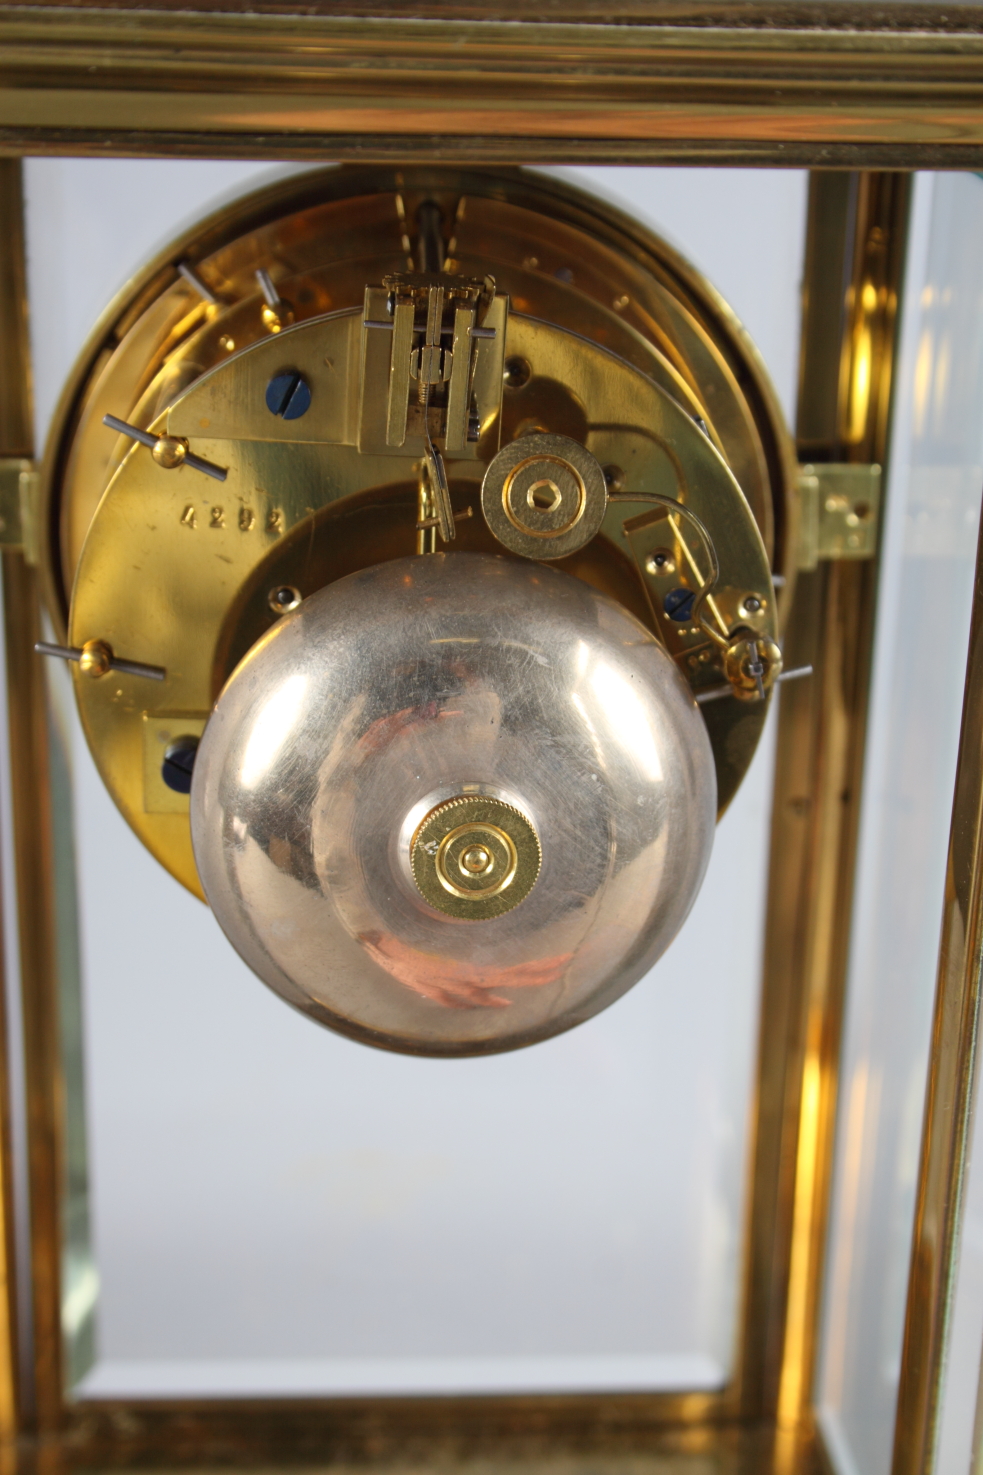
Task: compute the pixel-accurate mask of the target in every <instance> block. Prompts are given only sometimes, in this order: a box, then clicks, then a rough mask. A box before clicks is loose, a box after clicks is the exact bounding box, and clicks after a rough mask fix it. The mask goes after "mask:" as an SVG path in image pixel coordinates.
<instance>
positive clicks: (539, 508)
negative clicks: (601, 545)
mask: <svg viewBox="0 0 983 1475" xmlns="http://www.w3.org/2000/svg"><path fill="white" fill-rule="evenodd" d="M607 502H608V498H607V488H606V486H605V483H604V472H603V471H602V470H601V467H600V466H599V465H598V462H597V460H596V459H595V457H594V456H592V455H591V453H590V451H588V450H585V448H584V447H583V446H582V445H581V444H580V443H579V442H578V441H575V440H571V438H570V437H569V436H568V435H542V434H539V435H537V434H529V435H523V436H520V437H519V438H518V439H517V440H514V441H512V443H511V444H510V445H507V446H505V447H503V449H502V450H500V451H499V453H498V455H497V456H496V457H495V458H494V460H493V461H492V462H491V464H490V465H489V467H488V470H487V471H486V472H485V476H484V480H483V481H482V484H481V510H482V512H483V513H484V514H485V521H486V522H487V524H488V526H489V527H490V528H491V530H492V532H493V533H494V534H495V537H496V538H497V539H498V541H499V542H500V543H501V544H502V545H503V547H505V548H508V549H509V551H510V552H511V553H519V554H522V556H523V557H525V558H543V559H553V558H565V557H566V556H567V554H569V553H576V552H577V550H578V549H580V548H583V547H584V546H585V544H587V543H589V542H590V540H591V538H593V536H594V534H595V533H596V532H598V530H599V529H600V526H601V523H602V522H603V521H604V514H605V512H606V510H607Z"/></svg>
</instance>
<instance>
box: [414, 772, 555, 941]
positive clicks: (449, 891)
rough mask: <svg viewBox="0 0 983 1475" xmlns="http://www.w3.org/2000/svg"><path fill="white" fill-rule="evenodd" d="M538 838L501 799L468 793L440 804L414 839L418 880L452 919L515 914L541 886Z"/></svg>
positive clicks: (435, 904)
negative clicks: (533, 891) (537, 887)
mask: <svg viewBox="0 0 983 1475" xmlns="http://www.w3.org/2000/svg"><path fill="white" fill-rule="evenodd" d="M541 863H542V851H541V850H540V845H539V836H538V835H537V834H536V830H535V828H534V826H533V824H532V822H531V821H530V820H529V819H527V818H526V816H525V815H524V814H523V813H522V812H521V810H518V809H516V808H514V806H513V805H511V804H506V803H505V801H504V800H502V799H494V798H491V797H490V796H488V795H479V794H464V795H461V797H460V798H457V799H447V800H445V801H444V803H442V804H438V805H436V807H435V808H433V809H431V810H430V812H429V814H427V815H425V816H424V818H423V819H422V820H421V821H420V824H419V825H418V826H417V829H416V832H415V833H414V835H413V839H412V840H411V841H410V864H411V866H412V869H413V879H414V880H415V881H416V884H417V886H418V887H419V888H420V891H421V893H422V895H423V896H424V897H425V898H426V900H427V901H428V902H429V903H430V905H431V906H432V907H436V908H437V910H438V911H440V912H446V913H447V915H448V916H449V917H461V918H467V919H469V920H470V921H474V922H483V921H487V920H488V918H490V917H500V916H502V915H503V913H505V912H510V911H511V910H512V908H513V907H515V906H518V905H519V902H520V901H523V900H524V899H525V898H526V897H527V896H528V895H529V893H530V891H531V890H532V888H533V886H534V885H535V884H536V878H537V877H538V875H539V868H540V865H541Z"/></svg>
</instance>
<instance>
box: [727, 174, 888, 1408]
mask: <svg viewBox="0 0 983 1475" xmlns="http://www.w3.org/2000/svg"><path fill="white" fill-rule="evenodd" d="M908 199H909V181H908V180H907V179H906V178H905V177H904V176H897V175H878V174H874V175H852V176H851V175H836V174H829V175H825V174H817V175H814V176H813V177H812V180H811V182H810V196H809V216H808V225H807V246H806V263H805V282H806V290H805V292H804V294H803V305H804V314H803V333H802V347H801V378H800V389H799V406H798V425H799V427H800V430H801V433H802V439H803V454H804V455H806V456H807V457H808V459H809V460H810V461H816V460H818V459H819V457H820V455H822V456H824V457H826V458H829V459H831V460H837V459H839V460H854V461H856V462H857V463H858V464H860V465H870V464H872V463H876V464H879V465H882V464H883V462H884V456H885V453H886V446H887V439H888V425H889V420H888V417H889V409H890V390H891V378H892V368H893V351H894V340H895V316H896V310H897V297H898V289H899V283H900V280H901V275H902V268H903V261H904V250H905V238H906V226H907V210H908ZM866 288H872V289H873V296H874V300H875V301H876V302H877V303H878V304H879V308H878V316H877V317H876V319H875V320H873V321H868V324H867V327H868V329H869V331H870V334H871V337H870V342H871V343H872V344H873V350H872V354H871V357H870V358H869V359H867V360H866V365H865V372H867V371H869V375H868V378H867V381H866V389H867V390H870V391H872V392H869V393H867V392H865V396H864V403H865V405H866V419H865V422H864V434H863V436H862V438H860V439H856V438H855V437H854V436H852V435H850V434H848V433H847V432H848V431H849V430H850V427H849V426H848V425H846V423H845V421H844V417H843V405H844V404H845V403H849V402H850V399H851V395H850V394H845V395H844V394H843V393H842V387H843V381H844V374H843V371H842V367H841V366H842V363H843V361H844V360H847V361H848V363H851V364H852V365H853V366H856V365H857V363H858V360H857V356H856V355H855V354H854V353H853V345H854V343H855V334H854V327H855V322H856V316H855V314H856V303H857V301H858V299H861V300H862V298H863V296H864V291H865V289H866ZM870 296H871V293H870V292H869V291H868V292H867V297H868V299H869V298H870ZM853 371H855V368H854V370H853ZM846 378H847V384H848V387H849V383H850V380H849V375H847V376H846ZM852 397H853V398H854V400H855V399H856V396H852ZM855 428H856V427H853V429H854V430H855ZM876 579H877V559H876V557H875V558H873V559H866V560H859V561H843V560H828V561H823V562H820V563H819V564H818V566H817V568H816V569H815V570H814V571H812V572H809V573H803V574H801V575H800V577H799V581H798V584H797V587H796V594H795V598H794V602H793V605H792V609H791V611H790V613H789V624H788V627H787V633H786V637H785V640H784V642H783V655H784V660H785V662H786V665H787V666H788V667H790V668H794V667H799V666H804V665H810V666H811V667H812V673H813V674H812V675H811V676H810V677H809V678H807V679H804V680H801V681H795V682H790V683H789V684H788V685H787V686H783V687H781V688H779V689H780V691H781V698H780V707H779V727H778V745H777V754H776V773H775V788H774V801H773V810H772V841H771V861H770V874H769V882H768V915H767V922H766V932H765V959H764V985H763V996H762V1013H761V1033H760V1046H759V1052H760V1059H759V1079H758V1100H759V1115H758V1119H757V1124H756V1145H755V1161H754V1179H753V1182H754V1187H753V1197H752V1206H751V1215H752V1221H751V1222H752V1224H753V1226H754V1228H753V1230H752V1235H751V1245H750V1251H749V1283H748V1291H747V1297H748V1299H747V1303H746V1310H745V1316H746V1321H745V1331H744V1339H745V1340H744V1351H743V1377H742V1385H743V1386H742V1403H743V1406H744V1407H745V1409H747V1410H748V1411H749V1412H759V1411H760V1412H764V1413H774V1414H776V1415H777V1417H778V1419H779V1421H780V1423H781V1425H782V1426H784V1427H787V1428H795V1427H797V1426H799V1425H800V1424H801V1422H802V1421H803V1420H808V1418H809V1409H810V1403H811V1394H812V1386H813V1374H814V1367H815V1357H816V1348H817V1340H818V1327H819V1314H820V1312H819V1306H820V1300H819V1298H820V1288H821V1284H822V1267H823V1259H824V1251H825V1236H826V1216H827V1206H828V1196H829V1182H830V1167H831V1160H832V1148H833V1128H834V1122H835V1113H836V1090H837V1072H838V1062H839V1049H840V1029H841V1015H842V1001H843V989H844V982H845V975H846V964H847V955H848V947H849V938H850V922H851V909H852V900H853V883H854V867H855V861H856V842H857V824H858V816H859V806H860V791H861V779H862V771H863V751H864V736H865V725H866V714H867V701H868V686H869V673H870V660H871V650H872V640H873V628H874V612H875V594H876Z"/></svg>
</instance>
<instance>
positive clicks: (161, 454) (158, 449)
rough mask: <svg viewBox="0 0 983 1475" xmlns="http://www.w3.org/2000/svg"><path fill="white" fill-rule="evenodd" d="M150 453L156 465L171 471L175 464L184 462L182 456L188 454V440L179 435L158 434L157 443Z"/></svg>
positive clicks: (180, 464)
mask: <svg viewBox="0 0 983 1475" xmlns="http://www.w3.org/2000/svg"><path fill="white" fill-rule="evenodd" d="M150 454H151V455H152V456H153V458H154V460H155V461H156V462H157V465H158V466H163V467H164V468H165V469H166V470H167V471H173V470H174V468H175V467H176V466H182V465H183V464H184V458H185V456H186V455H187V454H188V442H187V441H186V440H183V439H182V438H181V436H179V435H159V436H158V437H157V444H156V445H155V446H154V447H153V449H152V450H151V452H150Z"/></svg>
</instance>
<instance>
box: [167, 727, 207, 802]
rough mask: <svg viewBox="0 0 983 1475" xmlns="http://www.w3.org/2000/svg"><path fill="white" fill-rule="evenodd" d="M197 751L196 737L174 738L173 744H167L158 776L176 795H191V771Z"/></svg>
mask: <svg viewBox="0 0 983 1475" xmlns="http://www.w3.org/2000/svg"><path fill="white" fill-rule="evenodd" d="M197 751H198V739H197V738H196V737H179V738H175V739H174V742H173V743H170V744H168V746H167V748H166V749H165V751H164V761H163V763H162V764H161V766H160V776H161V778H162V779H163V780H164V782H165V784H166V785H167V787H168V788H169V789H173V790H174V792H175V793H176V794H190V793H191V770H192V769H193V768H194V766H195V754H196V753H197Z"/></svg>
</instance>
